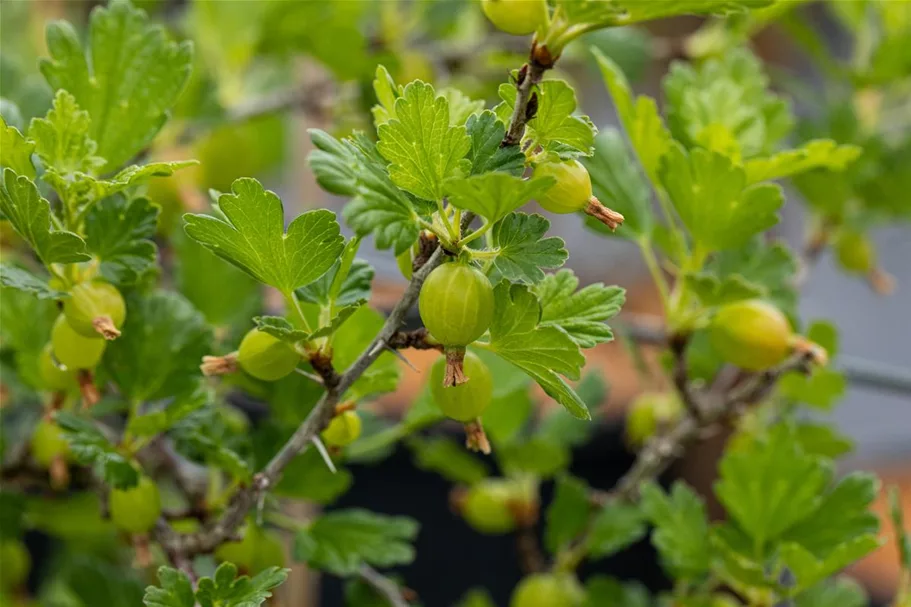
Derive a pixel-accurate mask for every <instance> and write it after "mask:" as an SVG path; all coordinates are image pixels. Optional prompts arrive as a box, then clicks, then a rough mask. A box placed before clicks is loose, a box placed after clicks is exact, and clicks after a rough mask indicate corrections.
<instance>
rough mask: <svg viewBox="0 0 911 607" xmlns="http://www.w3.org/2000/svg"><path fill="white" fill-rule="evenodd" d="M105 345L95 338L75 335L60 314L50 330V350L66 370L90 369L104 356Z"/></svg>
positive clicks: (102, 341) (101, 340)
mask: <svg viewBox="0 0 911 607" xmlns="http://www.w3.org/2000/svg"><path fill="white" fill-rule="evenodd" d="M106 346H107V343H106V342H105V341H104V340H103V339H98V338H97V337H85V336H83V335H80V334H79V333H77V332H76V331H75V330H74V329H73V327H72V326H71V325H70V323H69V322H67V320H66V318H65V317H64V316H63V315H62V314H61V315H60V316H58V317H57V320H56V321H55V322H54V328H53V329H52V330H51V348H52V350H53V354H54V358H56V359H57V361H58V362H59V363H61V364H63V365H64V366H66V368H67V369H92V368H94V367H95V366H96V365H97V364H98V363H99V362H101V357H102V356H103V355H104V349H105V347H106Z"/></svg>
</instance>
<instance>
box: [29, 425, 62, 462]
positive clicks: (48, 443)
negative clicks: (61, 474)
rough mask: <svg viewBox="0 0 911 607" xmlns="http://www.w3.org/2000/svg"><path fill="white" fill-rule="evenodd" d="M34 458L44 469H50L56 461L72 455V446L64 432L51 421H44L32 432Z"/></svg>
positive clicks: (31, 446)
mask: <svg viewBox="0 0 911 607" xmlns="http://www.w3.org/2000/svg"><path fill="white" fill-rule="evenodd" d="M30 448H31V452H32V457H33V458H35V461H36V462H38V464H39V465H40V466H41V467H43V468H50V467H51V466H52V465H53V464H54V462H55V460H58V459H62V460H64V461H66V459H67V458H68V457H69V455H70V444H69V443H68V442H67V441H66V438H65V437H64V434H63V430H61V429H60V426H58V425H57V423H56V422H55V421H53V420H51V419H46V418H45V419H42V420H41V421H39V422H38V424H37V425H36V426H35V429H34V431H33V432H32V441H31V445H30Z"/></svg>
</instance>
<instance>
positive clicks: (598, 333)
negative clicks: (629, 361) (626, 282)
mask: <svg viewBox="0 0 911 607" xmlns="http://www.w3.org/2000/svg"><path fill="white" fill-rule="evenodd" d="M578 287H579V279H578V278H576V275H575V274H574V273H573V271H572V270H560V271H559V272H557V273H556V274H549V275H548V276H546V277H545V278H544V280H542V281H541V282H540V283H538V284H537V285H535V287H534V288H533V291H534V293H535V295H537V296H538V299H539V301H540V303H541V326H544V327H548V326H554V327H559V328H561V329H563V330H564V331H565V332H566V333H567V334H568V335H569V336H570V337H571V338H572V339H573V341H575V342H576V343H577V344H578V345H579V347H580V348H593V347H595V346H596V345H598V344H600V343H605V342H608V341H611V340H612V339H613V338H614V334H613V331H611V329H610V327H608V326H607V325H606V324H604V323H605V321H607V320H608V319H610V318H613V317H614V316H616V315H617V313H618V312H620V308H621V307H622V306H623V303H624V302H625V301H626V290H625V289H623V288H621V287H616V286H612V287H606V286H604V284H602V283H600V282H598V283H594V284H591V285H587V286H585V287H583V288H582V289H579V290H578V291H577V290H576V289H577V288H578Z"/></svg>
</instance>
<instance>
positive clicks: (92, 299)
mask: <svg viewBox="0 0 911 607" xmlns="http://www.w3.org/2000/svg"><path fill="white" fill-rule="evenodd" d="M63 314H64V315H65V316H66V320H67V322H68V323H70V326H71V327H73V330H74V331H76V333H78V334H80V335H82V336H83V337H103V338H105V339H116V338H118V337H120V327H122V326H123V321H124V320H125V319H126V315H127V310H126V304H125V303H124V301H123V297H122V296H121V295H120V291H118V290H117V289H116V288H115V287H114V286H113V285H111V284H108V283H106V282H101V281H93V282H83V283H79V284H78V285H76V286H75V287H73V288H72V289H70V296H69V297H67V298H66V299H64V300H63Z"/></svg>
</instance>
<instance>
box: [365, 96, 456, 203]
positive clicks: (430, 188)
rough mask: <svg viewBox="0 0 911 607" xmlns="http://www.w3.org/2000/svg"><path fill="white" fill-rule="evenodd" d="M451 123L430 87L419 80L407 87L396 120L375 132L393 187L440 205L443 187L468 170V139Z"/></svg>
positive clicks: (446, 104) (397, 103) (443, 102)
mask: <svg viewBox="0 0 911 607" xmlns="http://www.w3.org/2000/svg"><path fill="white" fill-rule="evenodd" d="M449 122H450V121H449V102H448V101H447V99H446V98H445V97H442V96H439V95H437V94H436V92H435V91H434V90H433V86H431V85H429V84H427V83H425V82H421V81H420V80H417V81H415V82H412V83H410V84H409V85H407V86H406V87H405V89H404V90H403V91H402V96H401V97H399V98H398V99H396V101H395V118H393V119H392V120H390V121H389V122H386V123H385V124H381V125H380V126H379V128H378V129H377V133H378V135H379V143H377V150H378V151H379V152H380V154H382V155H383V157H384V158H385V159H386V160H388V161H389V163H390V165H389V177H390V179H392V182H393V183H395V184H396V185H397V186H398V187H400V188H402V189H403V190H405V191H407V192H410V193H412V194H414V195H415V196H417V197H418V198H423V199H424V200H430V201H440V200H443V196H444V191H443V182H444V181H445V180H446V179H448V178H450V177H456V176H459V175H462V174H465V173H467V172H468V171H469V170H470V164H469V161H468V160H466V159H465V156H466V155H467V154H468V152H469V150H470V149H471V140H470V138H469V137H468V133H467V132H466V130H465V127H461V126H450V123H449Z"/></svg>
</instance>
